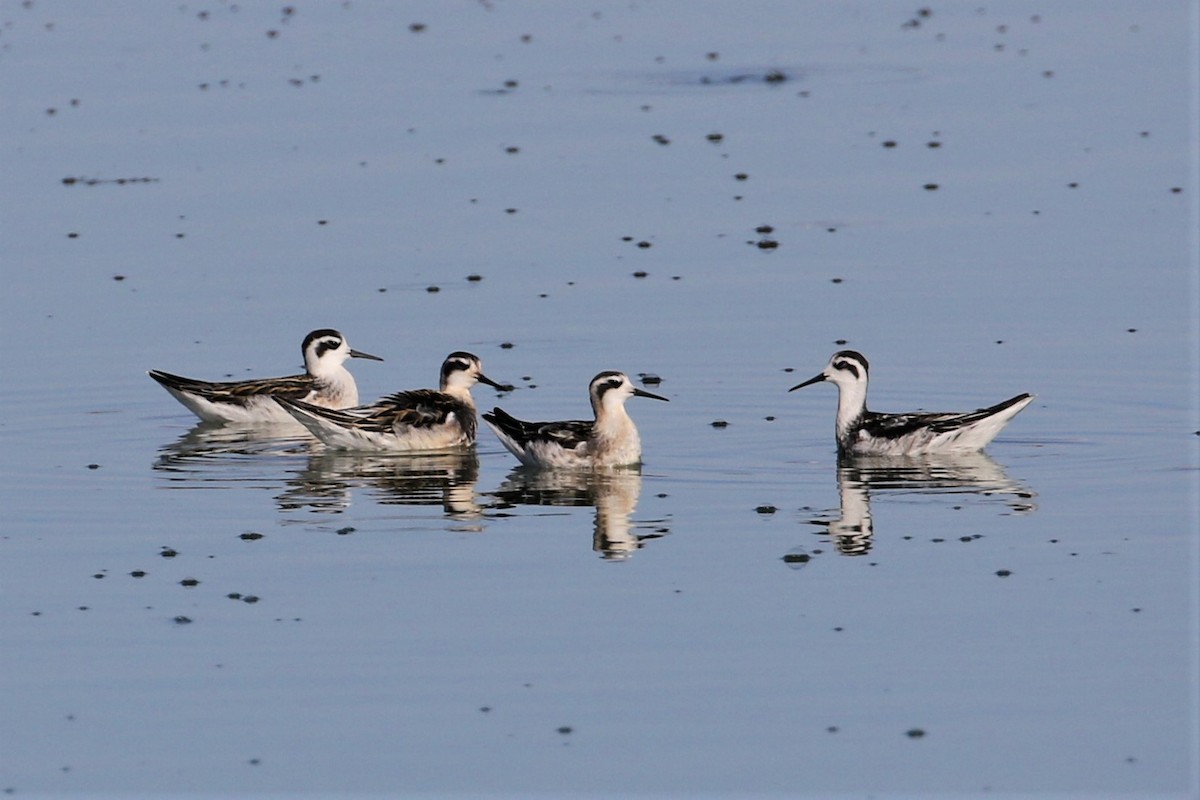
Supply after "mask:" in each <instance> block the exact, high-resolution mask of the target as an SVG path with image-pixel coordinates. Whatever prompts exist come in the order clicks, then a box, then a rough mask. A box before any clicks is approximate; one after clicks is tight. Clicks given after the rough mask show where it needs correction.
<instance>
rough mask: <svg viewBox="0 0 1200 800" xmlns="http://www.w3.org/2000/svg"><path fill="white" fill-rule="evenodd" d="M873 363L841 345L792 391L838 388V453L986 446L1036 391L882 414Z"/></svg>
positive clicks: (939, 450)
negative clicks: (964, 407)
mask: <svg viewBox="0 0 1200 800" xmlns="http://www.w3.org/2000/svg"><path fill="white" fill-rule="evenodd" d="M869 370H870V365H869V364H868V363H867V359H866V357H865V356H863V354H862V353H859V352H856V351H854V350H839V351H838V352H836V353H834V354H833V357H832V358H830V359H829V363H828V364H827V365H826V366H825V369H824V370H823V371H821V372H820V373H818V374H817V375H814V376H813V377H811V378H809V379H808V380H806V381H804V382H803V383H798V384H796V385H795V386H793V387H792V388H791V389H788V391H789V392H794V391H796V390H797V389H800V388H803V387H805V386H810V385H812V384H814V383H820V382H821V381H829V382H830V383H832V384H834V385H835V386H837V388H838V410H837V420H836V424H835V430H836V433H837V446H838V453H839V455H843V456H853V455H880V456H891V455H927V454H934V453H965V452H974V451H977V450H982V449H983V448H984V447H985V446H987V444H988V443H989V442H990V441H992V439H994V438H995V437H996V434H998V433H999V432H1000V430H1001V429H1002V428H1003V427H1004V426H1005V425H1007V424H1008V423H1009V421H1010V420H1011V419H1012V418H1013V417H1015V416H1016V415H1017V414H1018V413H1019V412H1020V411H1021V409H1023V408H1025V406H1027V405H1029V404H1030V403H1031V402H1033V395H1031V394H1019V395H1016V396H1014V397H1010V398H1009V399H1007V400H1005V401H1003V402H1001V403H997V404H996V405H994V406H988V407H987V408H980V409H977V410H975V411H969V412H966V413H958V412H945V413H937V412H925V411H914V412H912V413H908V414H882V413H879V412H876V411H868V410H867V381H868V372H869Z"/></svg>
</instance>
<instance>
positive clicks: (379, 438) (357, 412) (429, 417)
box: [275, 352, 511, 453]
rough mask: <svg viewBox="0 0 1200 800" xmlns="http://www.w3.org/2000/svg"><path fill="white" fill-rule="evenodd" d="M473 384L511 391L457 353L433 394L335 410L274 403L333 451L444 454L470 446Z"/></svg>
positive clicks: (412, 393)
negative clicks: (443, 452) (444, 452)
mask: <svg viewBox="0 0 1200 800" xmlns="http://www.w3.org/2000/svg"><path fill="white" fill-rule="evenodd" d="M477 382H481V383H486V384H487V385H488V386H492V387H495V388H496V389H499V390H501V391H505V390H507V389H509V388H511V387H508V386H503V385H501V384H499V383H496V382H495V381H493V380H492V379H491V378H489V377H487V376H486V375H484V374H483V364H482V363H481V362H480V360H479V357H478V356H475V355H472V354H470V353H463V352H457V353H451V354H450V355H448V356H446V360H445V361H444V362H442V373H441V380H440V382H439V388H438V390H436V391H435V390H433V389H410V390H408V391H405V392H397V393H395V394H392V395H389V396H387V397H384V398H382V399H380V400H378V401H376V402H374V403H372V404H370V405H365V406H356V407H354V408H347V409H343V410H340V411H338V410H333V409H328V408H321V407H319V406H314V405H311V404H309V403H304V402H299V401H296V400H292V399H290V398H286V397H277V398H276V399H275V400H276V402H277V403H278V404H279V405H280V406H281V407H282V408H283V409H285V410H286V411H287V413H288V414H290V415H291V416H293V417H294V418H295V419H296V420H298V421H299V422H300V423H301V424H302V425H304V427H306V428H308V430H309V432H310V433H312V435H313V436H316V437H317V438H318V439H320V440H321V441H322V442H324V443H325V444H326V445H328V446H329V447H332V448H333V449H335V450H369V451H375V452H379V451H384V452H406V453H411V452H416V451H428V450H447V449H451V448H456V447H463V446H468V445H472V444H474V443H475V431H476V429H477V427H478V421H477V420H476V418H475V401H474V400H473V399H472V398H471V387H473V386H474V385H475V384H476V383H477Z"/></svg>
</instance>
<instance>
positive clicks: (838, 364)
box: [833, 361, 858, 378]
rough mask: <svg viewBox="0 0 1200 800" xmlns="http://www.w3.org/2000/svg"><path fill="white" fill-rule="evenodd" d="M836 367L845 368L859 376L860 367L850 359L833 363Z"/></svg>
mask: <svg viewBox="0 0 1200 800" xmlns="http://www.w3.org/2000/svg"><path fill="white" fill-rule="evenodd" d="M833 368H834V369H844V370H846V371H847V372H849V373H850V374H852V375H853V376H854V377H856V378H857V377H858V367H856V366H854V365H853V364H851V363H850V362H849V361H837V362H835V363H834V365H833Z"/></svg>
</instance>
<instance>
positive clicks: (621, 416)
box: [483, 370, 667, 469]
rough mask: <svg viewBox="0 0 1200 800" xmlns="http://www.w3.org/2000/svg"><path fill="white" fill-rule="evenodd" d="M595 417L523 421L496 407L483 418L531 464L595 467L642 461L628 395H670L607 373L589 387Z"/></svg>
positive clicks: (639, 439) (497, 434)
mask: <svg viewBox="0 0 1200 800" xmlns="http://www.w3.org/2000/svg"><path fill="white" fill-rule="evenodd" d="M588 396H589V397H590V398H591V401H592V413H593V414H594V415H595V419H594V420H591V421H588V420H564V421H561V422H525V421H524V420H519V419H517V418H516V417H514V416H512V415H511V414H509V413H507V412H505V411H504V410H503V409H500V408H494V409H492V411H491V412H489V413H487V414H484V415H483V419H484V421H485V422H487V424H488V425H489V426H490V427H491V429H492V430H493V431H495V432H496V436H497V437H498V438H499V439H500V442H501V444H503V445H504V446H505V447H506V448H508V450H509V452H511V453H512V454H513V455H514V456H516V457H517V458H518V459H520V461H521V463H522V464H525V465H526V466H530V467H550V468H555V467H566V468H573V469H595V468H605V467H625V466H633V465H636V464H640V463H641V460H642V442H641V438H640V437H639V436H638V431H637V427H636V426H635V425H634V424H633V420H632V419H630V418H629V414H628V413H627V412H626V411H625V401H626V400H628V399H629V398H630V397H649V398H650V399H652V400H664V401H665V400H666V399H667V398H665V397H662V396H660V395H657V394H652V393H651V392H647V391H645V390H643V389H639V388H637V387H636V386H634V385H633V382H632V381H630V380H629V376H628V375H626V374H625V373H623V372H616V371H612V370H609V371H605V372H601V373H600V374H599V375H597V376H596V377H594V378H592V382H591V383H590V384H589V385H588Z"/></svg>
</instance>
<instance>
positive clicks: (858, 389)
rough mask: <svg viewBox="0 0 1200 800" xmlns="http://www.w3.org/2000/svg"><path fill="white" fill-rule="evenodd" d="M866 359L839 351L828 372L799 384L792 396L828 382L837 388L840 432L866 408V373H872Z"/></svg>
mask: <svg viewBox="0 0 1200 800" xmlns="http://www.w3.org/2000/svg"><path fill="white" fill-rule="evenodd" d="M870 368H871V367H870V364H868V363H867V357H866V356H864V355H863V354H862V353H859V352H857V351H855V350H839V351H837V352H836V353H834V354H833V357H832V358H830V359H829V363H828V364H826V365H825V369H823V370H822V371H821V372H819V373H817V374H816V375H814V376H813V377H811V378H809V379H808V380H806V381H804V382H803V383H798V384H796V385H795V386H793V387H792V388H791V389H788V391H789V392H794V391H796V390H797V389H802V388H803V387H805V386H811V385H812V384H814V383H820V382H821V381H829V382H830V383H832V384H834V385H835V386H837V387H838V421H837V424H838V429H839V430H841V429H842V428H843V427H845V426H846V425H848V424H849V423H850V422H851V421H852V420H854V419H856V418H858V416H859V415H860V414H862V413H863V411H864V410H866V407H867V373H868V371H869V370H870Z"/></svg>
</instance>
